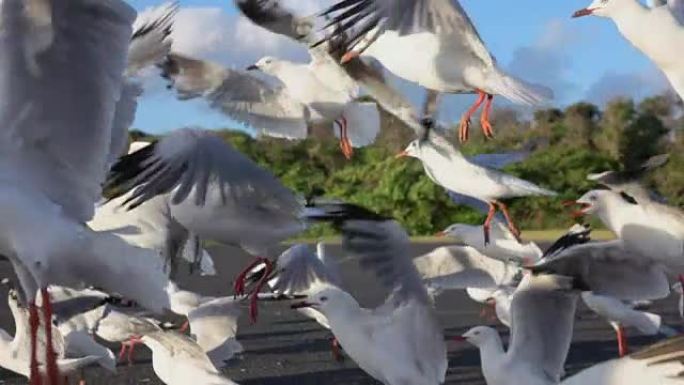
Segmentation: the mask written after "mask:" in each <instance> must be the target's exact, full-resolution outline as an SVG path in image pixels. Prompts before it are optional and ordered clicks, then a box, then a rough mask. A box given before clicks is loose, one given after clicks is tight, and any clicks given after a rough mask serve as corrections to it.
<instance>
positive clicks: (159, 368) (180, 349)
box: [142, 331, 235, 385]
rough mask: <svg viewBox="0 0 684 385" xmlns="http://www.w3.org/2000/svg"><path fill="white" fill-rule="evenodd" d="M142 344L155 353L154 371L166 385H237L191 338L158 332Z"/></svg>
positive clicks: (144, 339) (144, 338)
mask: <svg viewBox="0 0 684 385" xmlns="http://www.w3.org/2000/svg"><path fill="white" fill-rule="evenodd" d="M142 342H143V343H144V344H145V345H147V347H149V348H150V349H151V350H152V368H153V369H154V372H155V373H156V374H157V377H159V379H160V380H162V382H164V383H165V384H166V385H188V384H196V385H235V383H234V382H233V381H231V380H229V379H228V378H226V377H223V376H222V375H221V372H219V370H218V369H216V367H214V365H213V364H212V362H211V360H210V359H209V357H207V355H206V353H204V351H202V348H200V347H199V345H197V343H196V342H195V341H194V340H192V339H191V338H190V337H186V336H184V335H181V334H178V333H175V332H172V331H159V332H155V333H150V334H147V335H144V336H143V337H142Z"/></svg>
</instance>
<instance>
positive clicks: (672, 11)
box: [573, 0, 684, 98]
mask: <svg viewBox="0 0 684 385" xmlns="http://www.w3.org/2000/svg"><path fill="white" fill-rule="evenodd" d="M683 10H684V1H682V0H669V1H667V4H666V5H663V6H656V7H653V8H649V7H647V6H646V5H644V4H642V3H641V2H640V1H639V0H594V2H592V3H591V4H590V5H589V6H588V7H587V8H584V9H580V10H579V11H577V12H575V13H574V14H573V17H582V16H588V15H595V16H600V17H607V18H609V19H612V20H613V22H615V25H616V26H617V28H618V30H619V31H620V33H621V34H622V36H624V37H625V39H627V40H628V41H629V42H630V43H632V45H634V46H635V47H636V48H637V49H639V50H640V51H641V52H642V53H643V54H644V55H646V56H647V57H648V58H649V59H651V61H652V62H653V63H654V64H655V65H656V66H658V68H659V69H660V70H661V71H663V73H664V74H665V76H666V77H667V79H668V80H669V82H670V85H672V88H673V89H674V90H675V91H676V92H677V94H679V97H680V98H684V58H682V57H681V55H678V54H677V52H682V50H684V24H683V23H684V12H683Z"/></svg>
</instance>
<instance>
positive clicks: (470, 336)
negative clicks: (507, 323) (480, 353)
mask: <svg viewBox="0 0 684 385" xmlns="http://www.w3.org/2000/svg"><path fill="white" fill-rule="evenodd" d="M496 338H499V333H498V332H497V331H496V330H494V329H492V328H490V327H488V326H476V327H474V328H472V329H470V330H468V331H467V332H465V333H464V334H463V335H462V336H459V337H456V338H455V340H457V341H468V342H470V343H471V344H473V345H475V346H477V347H480V346H482V345H484V344H485V343H486V342H487V341H490V340H493V339H496Z"/></svg>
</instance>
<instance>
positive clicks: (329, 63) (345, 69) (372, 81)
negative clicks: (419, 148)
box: [235, 0, 436, 137]
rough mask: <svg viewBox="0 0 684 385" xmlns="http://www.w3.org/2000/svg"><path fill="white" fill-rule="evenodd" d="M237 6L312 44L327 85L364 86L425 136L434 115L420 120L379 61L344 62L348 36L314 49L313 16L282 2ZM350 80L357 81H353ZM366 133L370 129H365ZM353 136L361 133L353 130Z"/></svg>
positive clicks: (248, 0) (242, 1)
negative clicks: (343, 49)
mask: <svg viewBox="0 0 684 385" xmlns="http://www.w3.org/2000/svg"><path fill="white" fill-rule="evenodd" d="M235 3H236V5H237V6H238V8H239V9H240V10H241V11H242V14H243V15H244V16H245V17H247V18H248V19H249V20H250V21H252V22H253V23H254V24H256V25H258V26H260V27H262V28H265V29H267V30H269V31H271V32H273V33H276V34H280V35H283V36H286V37H288V38H290V39H293V40H294V41H297V42H299V43H304V44H307V45H309V46H308V49H309V53H310V55H311V57H312V63H320V64H319V65H318V66H317V68H316V74H319V75H321V76H320V77H321V78H324V80H325V82H329V81H330V80H332V79H337V81H338V82H346V83H349V86H348V88H349V89H354V88H356V87H360V88H361V90H362V92H363V94H364V95H367V96H369V97H371V98H372V100H373V101H374V102H375V103H377V104H378V105H379V106H381V107H382V109H383V110H385V111H386V112H388V113H390V114H391V115H393V116H394V117H395V118H397V119H399V120H400V121H401V122H402V123H404V124H405V125H406V126H407V127H409V128H410V129H412V130H413V131H414V132H415V133H416V135H417V136H419V137H420V136H421V135H423V133H424V130H425V128H424V125H423V124H422V122H421V120H422V118H425V117H426V115H427V117H431V116H432V115H433V112H430V111H425V115H424V116H423V117H420V116H419V115H418V113H417V112H416V111H415V108H414V106H413V104H411V102H409V101H408V100H407V99H406V98H405V96H404V95H402V94H401V93H400V92H399V91H397V90H396V89H395V88H394V87H393V86H392V85H390V84H389V83H388V82H387V80H386V79H385V76H384V68H382V65H381V64H380V63H378V62H377V61H374V60H369V58H363V59H362V58H353V59H351V60H348V61H346V62H345V63H340V59H341V55H342V53H341V52H340V49H339V48H340V47H341V46H342V45H344V44H345V37H344V36H340V37H339V38H335V39H331V40H330V41H328V43H326V44H324V45H321V46H319V47H314V48H312V47H311V44H312V43H313V42H315V41H316V39H317V36H316V35H315V33H314V30H313V27H314V22H315V20H314V19H313V17H311V16H306V17H302V16H299V15H297V14H295V13H293V12H292V11H290V10H288V9H287V8H286V7H284V6H282V5H281V2H280V1H279V0H269V1H261V0H236V1H235ZM350 79H352V80H353V82H350ZM426 103H427V104H430V97H429V96H428V97H427V98H426ZM435 108H436V106H435ZM347 123H349V122H347ZM348 125H349V124H348ZM338 128H339V124H338ZM366 131H368V130H364V132H366ZM349 134H357V133H356V132H354V130H351V131H349Z"/></svg>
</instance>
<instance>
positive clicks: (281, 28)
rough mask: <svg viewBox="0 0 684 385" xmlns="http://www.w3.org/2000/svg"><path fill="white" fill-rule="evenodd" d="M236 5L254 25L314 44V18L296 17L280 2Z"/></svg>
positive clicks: (238, 0) (239, 1) (245, 0)
mask: <svg viewBox="0 0 684 385" xmlns="http://www.w3.org/2000/svg"><path fill="white" fill-rule="evenodd" d="M235 5H236V6H237V7H238V8H239V9H240V11H241V12H242V14H243V15H245V17H247V18H248V19H249V20H251V21H252V22H253V23H254V24H256V25H258V26H260V27H262V28H264V29H267V30H269V31H271V32H273V33H277V34H279V35H284V36H287V37H290V38H292V39H294V40H297V41H304V42H312V41H311V39H312V32H313V29H314V23H313V18H310V17H298V16H295V15H294V14H293V13H292V12H291V11H290V10H288V9H286V8H285V7H283V6H282V5H281V4H280V1H279V0H235Z"/></svg>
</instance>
